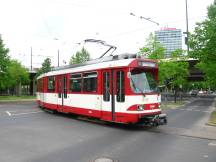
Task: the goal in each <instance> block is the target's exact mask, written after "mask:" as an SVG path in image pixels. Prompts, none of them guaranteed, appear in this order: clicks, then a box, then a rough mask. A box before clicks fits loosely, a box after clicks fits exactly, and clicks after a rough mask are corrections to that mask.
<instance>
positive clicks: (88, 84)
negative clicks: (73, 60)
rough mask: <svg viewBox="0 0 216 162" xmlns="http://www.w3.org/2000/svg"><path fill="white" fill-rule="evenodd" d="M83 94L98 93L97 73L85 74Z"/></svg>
mask: <svg viewBox="0 0 216 162" xmlns="http://www.w3.org/2000/svg"><path fill="white" fill-rule="evenodd" d="M83 92H97V72H88V73H84V74H83Z"/></svg>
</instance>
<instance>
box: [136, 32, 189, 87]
mask: <svg viewBox="0 0 216 162" xmlns="http://www.w3.org/2000/svg"><path fill="white" fill-rule="evenodd" d="M146 42H147V43H146V45H145V46H144V47H143V48H141V49H140V52H139V54H140V55H145V56H146V57H147V58H149V59H155V60H157V61H158V67H159V82H160V85H164V84H165V83H167V82H168V81H170V84H171V86H172V87H179V86H180V85H182V86H183V85H185V84H186V82H187V76H188V63H187V62H186V61H185V60H184V59H185V58H184V57H183V50H181V49H177V50H175V51H173V52H172V53H171V58H169V59H164V51H165V49H164V48H163V47H162V45H161V44H160V43H159V42H158V40H157V39H156V37H155V36H154V35H153V34H152V33H150V35H149V37H148V39H147V40H146ZM179 59H180V60H181V61H179Z"/></svg>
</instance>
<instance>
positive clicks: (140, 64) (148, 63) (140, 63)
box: [138, 61, 156, 68]
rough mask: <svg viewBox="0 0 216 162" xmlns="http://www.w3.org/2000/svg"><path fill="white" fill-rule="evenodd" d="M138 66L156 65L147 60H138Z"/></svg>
mask: <svg viewBox="0 0 216 162" xmlns="http://www.w3.org/2000/svg"><path fill="white" fill-rule="evenodd" d="M138 66H145V67H153V68H155V67H156V63H155V62H147V61H139V62H138Z"/></svg>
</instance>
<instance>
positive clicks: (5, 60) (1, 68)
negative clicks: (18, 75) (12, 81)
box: [0, 35, 10, 89]
mask: <svg viewBox="0 0 216 162" xmlns="http://www.w3.org/2000/svg"><path fill="white" fill-rule="evenodd" d="M8 52H9V49H8V48H5V45H4V44H3V40H2V39H1V35H0V89H5V88H7V77H8V76H7V73H8V65H9V62H10V57H9V56H8Z"/></svg>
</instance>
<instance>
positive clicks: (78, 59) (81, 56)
mask: <svg viewBox="0 0 216 162" xmlns="http://www.w3.org/2000/svg"><path fill="white" fill-rule="evenodd" d="M89 60H90V54H89V52H88V51H87V50H86V49H85V48H84V47H83V48H82V49H81V51H78V52H76V54H75V55H73V56H71V59H70V64H79V63H83V62H86V61H89Z"/></svg>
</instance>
